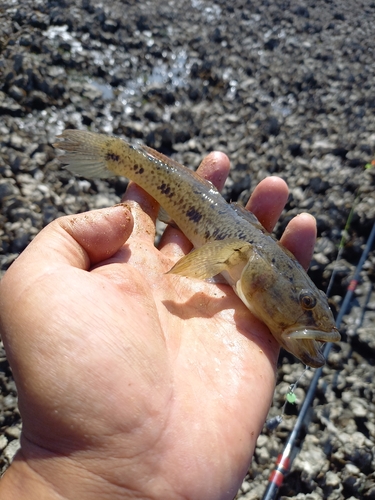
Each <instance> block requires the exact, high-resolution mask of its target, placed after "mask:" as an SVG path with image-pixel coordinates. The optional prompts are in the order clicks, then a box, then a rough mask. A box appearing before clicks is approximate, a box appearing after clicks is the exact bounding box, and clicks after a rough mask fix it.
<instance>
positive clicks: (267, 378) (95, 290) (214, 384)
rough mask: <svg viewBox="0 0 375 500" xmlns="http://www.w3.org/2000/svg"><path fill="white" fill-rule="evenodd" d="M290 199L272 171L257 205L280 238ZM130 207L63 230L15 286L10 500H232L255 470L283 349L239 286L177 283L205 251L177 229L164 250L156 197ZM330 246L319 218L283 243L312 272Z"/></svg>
mask: <svg viewBox="0 0 375 500" xmlns="http://www.w3.org/2000/svg"><path fill="white" fill-rule="evenodd" d="M228 170H229V161H228V159H227V158H226V157H225V156H224V155H222V154H220V153H212V154H211V155H209V156H208V157H207V158H206V159H205V160H204V161H203V163H202V165H201V167H200V169H199V173H200V174H201V175H202V176H203V177H205V178H208V179H210V180H211V181H212V182H213V183H214V184H215V185H216V186H217V187H218V188H219V189H220V188H221V187H222V186H223V183H224V180H225V178H226V176H227V173H228ZM287 196H288V191H287V187H286V184H285V183H284V182H283V181H282V180H281V179H279V178H276V177H271V178H268V179H265V180H264V181H262V182H261V183H260V184H259V185H258V186H257V188H256V190H255V191H254V193H253V195H252V197H251V200H250V202H249V204H248V207H247V208H249V209H250V210H252V211H253V212H254V213H255V214H256V215H257V216H258V218H259V219H260V221H261V222H262V223H263V225H264V226H265V227H266V228H267V229H268V230H271V229H272V228H273V226H274V224H275V223H276V221H277V219H278V217H279V215H280V213H281V210H282V208H283V206H284V204H285V202H286V199H287ZM125 202H126V204H125V205H120V206H116V207H112V208H109V209H105V210H98V211H94V212H89V213H85V214H80V215H76V216H68V217H63V218H61V219H58V220H56V221H54V222H53V223H52V224H50V225H49V226H48V227H47V228H45V229H44V230H43V231H42V232H41V233H40V234H39V235H38V236H37V237H36V238H35V239H34V241H33V242H32V243H31V244H30V245H29V247H28V248H27V249H26V250H25V251H24V252H23V254H22V255H21V256H20V257H19V258H18V259H17V261H16V262H15V263H14V264H13V265H12V266H11V268H10V270H9V271H8V272H7V273H6V275H5V277H4V279H3V281H2V282H1V285H0V311H1V315H0V331H1V335H2V338H3V340H4V343H5V345H6V350H7V355H8V357H9V361H10V364H11V366H12V369H13V373H14V378H15V381H16V384H17V388H18V391H19V407H20V411H21V415H22V419H23V431H22V439H21V450H20V452H19V454H18V455H17V456H16V459H15V461H14V463H13V464H12V465H11V467H10V468H9V470H8V472H7V473H6V474H5V476H4V479H3V480H2V482H1V483H0V498H5V496H1V494H3V495H6V498H7V499H9V500H11V499H13V498H21V497H22V498H26V497H27V498H28V499H30V500H32V499H33V498H38V499H41V498H48V499H54V498H59V499H61V498H63V499H77V498H80V499H82V500H85V499H96V500H98V499H107V498H108V499H111V500H114V499H117V498H118V499H124V498H148V499H160V498H163V499H178V498H184V499H187V498H189V499H202V498H204V499H207V500H208V499H215V500H217V499H232V498H233V497H234V495H235V493H236V491H237V489H238V487H239V485H240V484H241V481H242V478H243V477H244V475H245V473H246V470H247V468H248V465H249V462H250V459H251V456H252V454H253V450H254V447H255V442H256V439H257V436H258V434H259V432H260V430H261V428H262V425H263V423H264V420H265V417H266V414H267V411H268V408H269V405H270V402H271V398H272V394H273V389H274V383H275V366H276V360H277V354H278V349H279V348H278V344H277V343H276V341H275V340H274V338H273V337H272V336H271V334H270V333H269V331H268V330H267V328H266V327H265V326H264V325H263V324H262V323H261V322H260V321H259V320H257V319H256V318H254V317H253V316H252V315H251V313H250V312H249V311H248V309H247V308H246V307H245V306H244V305H243V303H242V302H241V301H240V299H239V298H238V297H237V296H236V295H235V294H234V292H233V291H232V289H231V288H230V287H229V286H227V285H217V284H213V283H207V282H202V281H198V280H191V279H187V278H183V277H179V276H175V275H171V274H165V273H166V271H168V270H169V269H170V268H171V267H172V266H173V265H174V264H175V262H176V261H177V260H178V259H179V258H180V257H182V256H183V255H184V254H186V253H187V252H189V251H190V249H191V244H190V243H189V242H188V241H187V240H186V238H185V237H184V236H183V235H182V234H181V233H180V232H179V231H178V230H176V229H173V228H171V227H169V228H167V229H166V231H165V233H164V235H163V237H162V240H161V242H160V245H159V248H158V249H157V248H155V247H154V235H155V218H156V216H157V212H158V206H157V204H156V202H155V201H154V200H153V199H151V198H150V197H149V196H148V195H147V194H146V193H145V192H144V191H143V190H141V189H140V188H139V187H137V186H136V185H134V184H131V185H130V186H129V188H128V190H127V193H126V195H125ZM314 241H315V222H314V219H313V218H312V217H311V216H309V215H307V214H304V215H301V216H298V217H296V218H295V219H293V220H292V221H291V222H290V224H289V226H288V228H287V229H286V231H285V233H284V235H283V238H282V243H283V244H284V245H285V246H286V247H288V248H289V249H290V250H291V251H292V252H293V253H294V254H295V255H296V257H297V258H298V259H299V260H300V262H301V263H302V264H303V265H304V266H305V267H307V265H308V262H309V261H310V257H311V254H312V249H313V244H314ZM20 478H22V480H21V479H20ZM43 495H44V496H43Z"/></svg>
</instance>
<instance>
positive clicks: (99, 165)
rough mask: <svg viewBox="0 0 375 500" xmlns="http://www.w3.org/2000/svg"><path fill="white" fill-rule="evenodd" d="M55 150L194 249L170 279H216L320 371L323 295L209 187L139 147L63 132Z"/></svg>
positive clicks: (325, 315)
mask: <svg viewBox="0 0 375 500" xmlns="http://www.w3.org/2000/svg"><path fill="white" fill-rule="evenodd" d="M57 139H59V141H58V142H56V143H55V144H54V147H55V148H58V149H60V150H62V151H64V154H63V155H62V156H59V159H60V161H61V162H62V163H63V164H65V167H66V168H67V169H68V170H70V171H71V172H72V173H73V174H75V175H78V176H81V177H85V178H108V177H112V176H124V177H127V178H128V179H130V180H132V181H134V182H135V183H136V184H138V185H139V186H140V187H142V188H143V189H144V190H145V191H146V192H147V193H149V194H150V195H151V196H152V197H153V198H154V199H155V200H156V201H157V202H158V203H159V204H160V206H161V207H162V209H163V210H164V211H165V212H166V213H167V214H168V216H169V217H170V219H171V220H173V221H174V222H175V224H176V225H177V226H178V227H179V229H180V230H181V231H182V232H183V233H184V234H185V236H186V237H187V238H188V239H189V240H190V241H191V243H192V244H193V245H194V249H193V250H192V251H191V252H190V253H189V254H187V255H186V256H184V257H183V258H182V259H180V260H179V261H178V262H177V263H176V264H175V265H174V266H173V267H172V269H171V270H170V271H169V273H172V274H176V275H180V276H186V277H189V278H196V279H202V280H204V279H209V278H213V277H216V276H218V275H220V277H221V278H222V279H224V280H225V282H226V283H228V284H229V285H231V286H232V287H233V290H234V291H235V293H236V294H237V295H238V297H239V298H240V299H241V300H242V301H243V303H244V304H245V305H246V307H247V308H248V309H249V310H250V311H251V313H253V314H254V315H255V316H256V317H257V318H258V319H260V320H261V321H263V322H264V323H265V324H266V325H267V327H268V328H269V330H270V332H271V333H272V335H273V336H274V337H275V339H276V340H277V341H278V342H279V344H280V345H281V346H282V347H283V348H284V349H286V350H287V351H289V352H290V353H292V354H293V355H294V356H296V357H297V358H298V359H300V360H301V361H302V362H303V363H304V364H305V365H308V366H311V367H313V368H317V367H320V366H323V365H324V363H325V359H324V356H323V354H322V351H321V348H322V345H323V343H325V342H338V341H339V340H340V334H339V331H338V329H337V328H336V325H335V320H334V317H333V314H332V311H331V309H330V307H329V304H328V300H327V297H326V295H325V294H324V292H322V291H321V290H319V289H318V288H317V287H316V286H315V284H314V283H313V282H312V280H311V279H310V277H309V276H308V275H307V273H306V272H305V270H304V269H303V267H302V266H301V264H300V263H299V262H298V261H297V259H296V258H295V257H294V255H293V254H292V253H291V252H290V251H289V250H287V249H286V248H285V247H283V246H282V245H281V244H280V243H279V242H278V241H277V239H276V238H275V237H274V236H273V235H272V234H270V233H269V232H268V231H266V229H265V228H264V227H263V226H262V225H261V223H260V222H259V221H258V219H257V218H256V216H255V215H254V214H252V213H251V212H249V211H248V210H246V209H245V208H243V207H241V206H240V205H238V204H236V203H227V202H226V201H225V199H224V198H223V197H222V195H221V194H220V193H219V191H218V190H217V189H216V188H215V187H214V186H213V184H212V183H211V182H209V181H208V180H205V179H203V178H201V177H199V176H198V175H197V174H196V173H195V172H194V171H192V170H190V169H189V168H187V167H185V166H183V165H181V164H180V163H178V162H177V161H175V160H173V159H171V158H168V157H167V156H165V155H163V154H162V153H159V152H158V151H156V150H154V149H152V148H150V147H148V146H146V145H143V144H141V143H135V144H131V143H129V142H126V141H125V140H123V139H121V138H119V137H114V136H108V135H103V134H98V133H93V132H88V131H83V130H69V129H67V130H65V131H64V132H63V133H62V134H61V135H58V136H57Z"/></svg>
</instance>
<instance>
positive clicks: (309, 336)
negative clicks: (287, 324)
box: [282, 327, 341, 368]
mask: <svg viewBox="0 0 375 500" xmlns="http://www.w3.org/2000/svg"><path fill="white" fill-rule="evenodd" d="M282 338H283V343H284V345H285V348H286V349H287V350H288V351H289V352H291V353H292V354H294V356H297V358H299V359H300V360H301V361H302V362H303V363H304V364H306V365H308V366H311V367H312V368H320V367H321V366H323V365H324V364H325V358H324V356H323V353H322V351H321V348H322V345H323V344H324V343H325V342H338V341H339V340H340V338H341V337H340V333H339V331H338V330H337V328H336V327H334V328H332V330H331V331H330V332H323V331H321V330H312V329H303V330H294V331H287V332H284V333H283V335H282Z"/></svg>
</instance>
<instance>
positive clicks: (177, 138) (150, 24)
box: [0, 0, 375, 500]
mask: <svg viewBox="0 0 375 500" xmlns="http://www.w3.org/2000/svg"><path fill="white" fill-rule="evenodd" d="M374 19H375V3H374V2H373V1H370V0H357V1H355V2H354V1H353V0H341V1H338V0H326V1H324V0H316V1H314V2H307V1H305V2H303V1H302V0H301V1H300V2H299V1H295V0H290V1H289V0H277V1H273V2H271V1H267V0H263V1H262V0H252V1H251V2H250V1H246V0H233V1H231V2H225V1H223V0H221V1H216V2H210V1H208V0H189V1H182V0H169V1H164V2H159V1H157V0H154V1H150V0H146V1H143V2H142V3H141V2H136V1H134V0H125V1H120V0H107V1H106V2H105V3H104V4H103V3H100V2H97V1H96V0H82V2H81V1H80V0H63V1H60V2H56V1H53V0H51V1H48V0H43V1H41V0H24V1H23V2H22V6H21V7H20V6H19V4H18V2H17V1H16V0H13V1H11V0H3V1H2V3H1V6H0V115H1V120H0V141H1V142H0V147H1V155H0V206H1V212H0V268H1V272H2V273H3V272H4V271H5V270H6V269H7V268H8V267H9V265H10V264H11V263H12V262H13V260H14V259H15V258H16V257H17V255H18V254H19V253H20V252H22V250H23V249H24V248H25V247H26V246H27V244H28V243H29V242H30V241H31V240H32V238H33V237H34V236H35V235H36V234H37V233H38V232H39V231H40V230H41V229H42V228H43V227H44V226H45V225H46V224H48V223H49V222H50V221H52V220H53V219H55V218H56V217H59V216H61V215H65V214H73V213H77V212H81V211H85V210H88V209H94V208H100V207H104V206H108V205H110V204H113V203H116V202H117V201H118V200H119V197H120V196H121V194H122V193H123V191H124V189H125V186H126V182H125V181H124V180H123V179H118V180H111V181H108V182H104V181H95V182H93V181H90V182H89V181H84V180H77V179H74V178H72V177H71V175H70V174H69V173H68V172H67V171H64V170H62V169H61V168H60V165H59V163H58V162H57V160H56V158H55V153H54V150H53V148H52V146H51V143H52V142H53V141H54V137H55V135H56V134H58V133H61V132H62V130H63V129H65V128H68V127H77V128H90V129H91V130H94V131H101V132H106V133H113V134H116V135H120V136H127V137H129V138H139V139H141V140H143V141H144V142H146V143H147V144H148V145H149V146H152V147H155V148H157V149H159V150H160V151H162V152H164V153H165V154H168V155H171V156H173V158H175V159H176V160H178V161H180V162H182V163H184V164H186V165H188V166H191V167H192V168H195V167H196V166H197V165H198V164H199V162H200V160H201V159H202V157H203V156H204V155H205V154H206V153H208V152H209V151H211V150H214V149H215V150H222V151H224V152H226V153H227V154H228V155H229V157H230V159H231V162H232V171H231V177H230V179H229V180H228V182H227V185H226V187H225V191H224V195H225V197H226V198H227V199H228V200H229V199H231V200H237V199H239V200H240V201H245V200H246V199H247V197H248V195H249V192H251V190H252V189H253V188H254V187H255V185H256V184H257V183H258V182H259V180H261V179H263V178H264V177H266V176H269V175H272V174H277V175H279V176H281V177H283V178H284V179H285V180H286V181H287V182H288V184H289V186H290V198H289V201H288V204H287V206H286V209H285V211H284V213H283V216H282V219H281V221H280V223H279V225H278V227H277V229H276V233H277V234H278V235H279V234H280V232H281V231H282V229H283V228H284V227H285V225H286V224H287V222H288V221H289V220H290V219H291V218H292V217H293V216H294V215H296V214H297V213H300V212H302V211H308V212H310V213H312V214H313V215H314V216H315V217H316V218H317V222H318V232H319V238H318V242H317V246H316V254H315V256H314V259H313V262H312V265H311V270H310V275H311V277H312V278H313V280H314V281H315V282H316V283H317V285H318V286H319V287H320V288H322V289H326V288H327V284H328V281H329V278H330V276H331V274H332V270H333V266H334V264H333V262H334V260H335V259H336V256H337V247H338V244H339V242H340V238H341V234H342V230H343V228H344V226H345V222H346V220H347V217H348V214H349V212H350V209H351V208H352V207H353V205H354V206H355V210H354V215H353V219H352V222H351V225H350V228H349V231H348V232H349V237H348V239H347V241H346V244H345V247H344V249H343V253H342V255H341V258H340V260H339V261H338V262H337V263H336V264H335V266H336V268H337V273H336V278H335V281H334V284H333V287H332V305H333V307H334V308H338V307H339V306H340V304H341V302H342V298H343V296H344V295H345V290H346V287H347V285H348V283H349V282H350V279H351V277H352V276H353V272H354V269H355V266H356V265H357V262H358V260H359V257H360V255H361V252H362V250H363V247H364V245H365V243H366V240H367V238H368V235H369V233H370V231H371V227H372V225H373V223H374V219H375V196H374V184H375V173H374V171H375V168H372V169H370V168H365V166H366V165H368V164H371V162H372V161H373V160H374V157H375V118H374V113H375V62H374V61H375V50H374V49H375V23H374ZM374 279H375V257H374V255H370V257H369V259H368V260H367V262H366V263H365V266H364V268H363V271H362V273H361V281H360V284H359V286H358V288H357V290H356V292H355V298H354V301H353V303H352V307H351V310H350V316H346V317H345V318H344V323H343V325H342V328H341V330H342V334H343V335H342V337H343V341H342V342H341V343H340V344H339V345H338V346H334V348H333V350H332V352H331V355H330V358H329V363H328V365H327V366H326V367H325V368H324V371H323V377H322V379H321V380H320V383H319V386H318V391H317V398H316V400H315V402H314V411H313V412H311V415H310V421H309V423H307V424H306V426H305V428H304V435H305V438H304V440H303V442H301V449H300V451H299V454H298V455H297V457H296V459H295V461H294V464H293V468H292V471H291V472H290V474H289V475H288V477H287V480H286V481H285V484H284V486H283V487H282V488H281V491H280V497H281V498H295V499H309V500H314V499H321V498H326V499H329V500H339V499H347V498H352V499H362V498H363V499H366V500H370V499H375V472H374V471H375V456H374V455H375V452H374V439H375V423H374V422H375V415H374V413H375V400H374V380H375V336H374V319H375V295H374V294H373V293H372V285H373V281H374ZM302 371H303V367H302V365H301V364H300V363H296V361H295V359H294V358H292V357H291V356H290V355H289V354H287V353H283V354H282V355H281V357H280V367H279V373H278V386H277V389H276V392H275V398H274V404H273V406H272V408H271V411H270V417H272V416H275V415H277V414H279V413H280V408H281V407H282V405H283V402H284V397H285V393H286V392H287V391H288V388H289V385H290V384H291V383H293V382H295V381H296V379H297V378H298V376H299V375H300V374H301V373H302ZM311 377H312V372H307V374H305V376H304V377H303V378H302V380H301V381H300V383H299V386H298V389H297V391H296V395H297V403H296V405H294V406H293V405H288V406H287V408H286V415H285V417H284V420H283V422H282V423H281V425H280V426H279V427H278V428H277V429H276V430H274V431H272V432H270V431H267V430H266V429H265V431H264V433H263V434H262V435H261V436H260V437H259V441H258V446H257V449H256V453H255V457H254V460H253V464H252V467H251V470H250V471H249V473H248V476H247V477H246V479H245V481H244V483H243V485H242V488H241V490H240V492H239V493H238V496H237V498H239V499H259V498H262V495H263V492H264V490H265V487H266V485H267V480H268V476H269V474H270V471H271V470H272V468H273V466H274V464H275V461H276V457H277V455H278V453H279V452H280V450H281V449H282V446H283V443H284V442H285V439H286V437H287V436H288V434H289V432H290V431H291V429H292V428H293V426H294V423H295V419H296V414H297V413H298V408H299V406H300V404H301V402H302V401H303V398H304V394H305V390H306V388H307V387H308V382H309V380H310V379H311ZM0 387H1V395H0V429H1V435H0V450H2V451H1V456H0V469H1V470H5V469H6V467H7V466H8V464H9V462H10V461H11V459H12V457H13V455H14V453H15V451H16V449H17V447H18V446H19V444H18V443H19V441H18V439H19V435H20V430H21V421H20V415H19V413H18V410H17V396H16V388H15V385H14V382H13V379H12V376H11V373H10V370H9V366H8V364H7V361H6V357H5V353H4V351H3V350H2V349H0Z"/></svg>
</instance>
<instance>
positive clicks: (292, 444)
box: [262, 222, 375, 500]
mask: <svg viewBox="0 0 375 500" xmlns="http://www.w3.org/2000/svg"><path fill="white" fill-rule="evenodd" d="M374 239H375V222H374V224H373V226H372V230H371V233H370V235H369V237H368V240H367V243H366V246H365V248H364V250H363V252H362V255H361V258H360V260H359V262H358V265H357V267H356V270H355V273H354V276H353V278H352V279H351V281H350V283H349V285H348V287H347V291H346V294H345V298H344V301H343V303H342V305H341V307H340V310H339V314H338V316H337V319H336V326H337V328H339V327H340V325H341V321H342V319H343V317H344V315H345V314H346V312H347V310H348V309H349V305H350V301H351V299H352V297H353V294H354V291H355V289H356V288H357V285H358V282H359V277H360V273H361V270H362V267H363V265H364V263H365V261H366V259H367V256H368V254H369V252H370V251H371V248H372V245H373V242H374ZM331 347H332V343H330V342H328V343H327V344H326V345H325V347H324V350H323V355H324V357H325V358H327V356H328V354H329V352H330V350H331ZM322 371H323V367H320V368H318V369H317V370H316V371H315V373H314V376H313V378H312V380H311V383H310V386H309V388H308V390H307V392H306V397H305V400H304V402H303V404H302V406H301V410H300V412H299V414H298V417H297V420H296V423H295V426H294V428H293V430H292V432H291V433H290V435H289V437H288V440H287V442H286V444H285V446H284V449H283V451H282V453H281V454H280V455H279V456H278V458H277V461H276V467H275V469H274V470H273V471H272V473H271V475H270V477H269V479H268V485H267V488H266V491H265V493H264V495H263V499H262V500H274V499H275V498H276V496H277V493H278V491H279V488H280V487H281V485H282V484H283V481H284V478H285V476H286V475H287V474H288V472H289V470H290V468H291V465H292V463H293V460H294V458H295V456H296V454H297V447H296V441H297V438H298V436H299V433H300V430H301V428H302V425H303V424H304V422H305V419H306V415H307V413H308V410H309V409H310V406H311V404H312V402H313V401H314V397H315V391H316V388H317V385H318V381H319V378H320V377H321V375H322ZM279 419H280V416H279ZM281 420H282V418H281ZM281 420H280V421H281ZM277 425H278V424H277ZM277 425H276V426H277ZM276 426H275V427H276Z"/></svg>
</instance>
